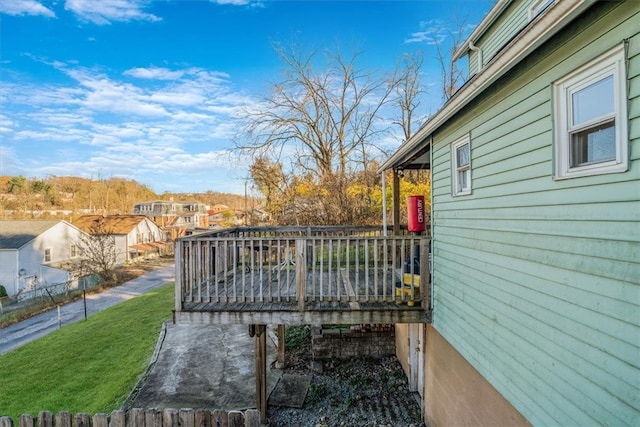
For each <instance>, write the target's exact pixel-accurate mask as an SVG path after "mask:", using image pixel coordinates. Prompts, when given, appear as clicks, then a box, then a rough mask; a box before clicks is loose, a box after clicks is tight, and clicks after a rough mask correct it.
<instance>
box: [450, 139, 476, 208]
mask: <svg viewBox="0 0 640 427" xmlns="http://www.w3.org/2000/svg"><path fill="white" fill-rule="evenodd" d="M464 145H468V146H469V164H468V165H464V166H460V165H458V155H457V150H458V148H460V147H462V146H464ZM460 171H468V172H469V173H468V175H467V176H468V182H467V183H466V185H464V186H463V183H461V182H460V178H459V175H458V174H459V172H460ZM471 171H472V168H471V138H470V136H469V135H465V136H463V137H462V138H460V139H458V140H456V141H454V142H453V143H452V144H451V183H452V186H453V195H454V196H466V195H468V194H471Z"/></svg>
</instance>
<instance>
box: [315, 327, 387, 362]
mask: <svg viewBox="0 0 640 427" xmlns="http://www.w3.org/2000/svg"><path fill="white" fill-rule="evenodd" d="M311 351H312V353H313V358H314V359H315V360H327V359H331V358H336V359H345V358H350V357H356V356H369V357H374V358H382V357H388V356H395V354H396V342H395V329H394V327H393V325H355V326H352V327H351V328H350V329H322V328H321V327H319V326H314V327H312V328H311Z"/></svg>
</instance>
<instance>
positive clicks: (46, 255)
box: [44, 248, 53, 263]
mask: <svg viewBox="0 0 640 427" xmlns="http://www.w3.org/2000/svg"><path fill="white" fill-rule="evenodd" d="M52 252H53V251H52V250H51V248H44V262H45V263H48V262H51V259H52V255H51V254H52Z"/></svg>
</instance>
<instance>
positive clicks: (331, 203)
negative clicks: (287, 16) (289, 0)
mask: <svg viewBox="0 0 640 427" xmlns="http://www.w3.org/2000/svg"><path fill="white" fill-rule="evenodd" d="M276 52H277V54H278V56H279V57H280V59H281V60H282V61H283V62H284V63H285V65H286V69H285V72H284V80H283V81H282V82H280V83H277V84H275V85H274V87H273V91H272V93H271V95H270V96H269V97H268V98H267V99H265V100H264V102H263V104H262V105H261V106H260V107H259V108H258V109H256V110H253V111H247V112H246V115H247V117H248V121H247V127H246V129H245V130H246V135H247V138H246V140H243V142H242V143H237V144H236V145H237V147H238V148H240V149H242V150H245V151H247V152H249V153H251V154H252V155H253V156H254V158H255V159H256V160H255V161H254V167H253V168H252V172H251V175H252V178H253V179H254V182H255V183H256V184H257V186H258V189H260V190H262V191H263V190H268V191H269V193H268V194H267V193H264V191H263V194H265V195H266V197H267V198H268V199H269V200H270V201H271V202H275V201H276V199H275V195H276V194H278V195H279V196H278V200H279V201H282V202H283V203H284V204H283V205H282V206H280V207H279V208H280V209H281V211H280V212H274V211H273V210H272V211H271V212H270V213H271V214H272V217H273V216H274V213H275V214H277V215H276V217H279V218H280V221H286V222H293V221H295V222H296V223H299V222H301V221H302V222H304V223H309V222H314V223H332V224H355V223H360V222H362V221H366V218H363V217H362V215H361V213H362V212H363V211H369V209H363V204H370V203H371V202H370V200H369V199H370V198H368V197H366V196H364V197H363V196H362V194H363V191H361V186H362V185H364V186H365V187H366V186H369V187H370V186H373V185H375V181H376V178H375V174H373V175H372V174H370V173H363V172H364V171H366V170H368V169H369V168H370V165H371V164H372V160H373V157H374V156H373V153H380V147H379V146H380V144H378V141H379V139H380V138H381V137H382V135H383V134H384V133H385V132H387V131H388V128H386V127H385V126H386V125H380V123H382V122H383V120H382V117H381V115H382V110H383V109H385V108H386V107H389V108H391V107H390V106H391V105H395V106H401V105H407V104H408V105H410V106H411V108H412V110H411V112H409V116H410V115H411V114H413V108H414V106H415V105H416V104H415V102H416V101H415V100H414V99H405V100H404V101H402V102H400V101H398V100H395V98H394V95H399V94H400V92H402V94H403V95H404V92H403V91H404V88H400V89H398V86H399V85H400V80H402V82H403V83H404V84H405V85H406V86H405V87H406V88H410V89H411V90H412V92H411V93H410V94H409V95H408V96H409V97H414V96H417V95H418V93H419V91H418V90H417V89H416V88H417V87H418V85H417V81H413V80H412V81H411V82H409V81H408V80H409V77H408V76H409V75H410V74H411V73H409V72H406V73H405V74H403V73H396V74H392V75H390V76H388V77H387V78H384V77H375V76H374V75H373V74H372V73H366V72H363V71H361V70H359V69H358V67H357V62H358V59H359V55H358V54H357V53H354V54H353V55H352V56H351V57H350V58H345V57H343V56H342V55H341V54H340V53H335V54H327V56H326V57H325V59H326V64H327V65H326V68H324V69H322V70H320V71H316V70H315V69H314V66H315V65H316V64H317V62H318V60H319V58H318V52H317V51H311V52H310V53H308V54H307V53H305V52H304V51H303V50H302V49H301V48H300V47H299V46H295V45H294V46H292V47H289V48H287V47H284V46H283V45H276ZM412 64H413V66H414V67H416V69H414V70H413V71H414V72H415V76H416V77H417V68H419V64H420V61H415V62H413V63H412ZM403 79H405V80H403ZM413 84H415V86H412V85H413ZM414 89H415V90H414ZM393 100H395V104H393V103H392V102H391V101H393ZM400 108H402V107H400ZM411 120H412V119H411V117H409V118H407V117H405V118H403V119H402V122H408V123H410V122H411ZM286 158H290V159H291V160H290V161H291V166H292V167H291V168H290V169H289V170H286V172H284V171H285V169H286V165H285V164H284V163H283V162H284V161H285V159H286ZM265 159H269V161H270V162H271V163H270V164H267V163H265ZM255 166H259V167H257V168H256V167H255ZM264 166H269V168H267V169H264ZM276 166H277V167H276ZM274 167H275V169H274ZM276 169H277V170H279V171H280V173H275V171H276ZM264 172H268V176H266V175H265V174H264ZM372 177H373V179H372ZM256 178H258V179H256ZM267 178H268V179H267ZM274 179H278V181H277V182H273V180H274ZM363 179H364V180H365V181H364V182H363V181H362V180H363ZM267 184H268V185H267ZM364 194H365V195H366V194H367V191H364ZM271 207H272V208H274V207H276V205H275V203H272V205H271ZM287 213H288V214H287ZM377 219H378V221H379V214H378V218H377Z"/></svg>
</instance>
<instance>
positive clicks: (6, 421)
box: [0, 417, 13, 427]
mask: <svg viewBox="0 0 640 427" xmlns="http://www.w3.org/2000/svg"><path fill="white" fill-rule="evenodd" d="M0 427H13V418H11V417H0Z"/></svg>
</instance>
